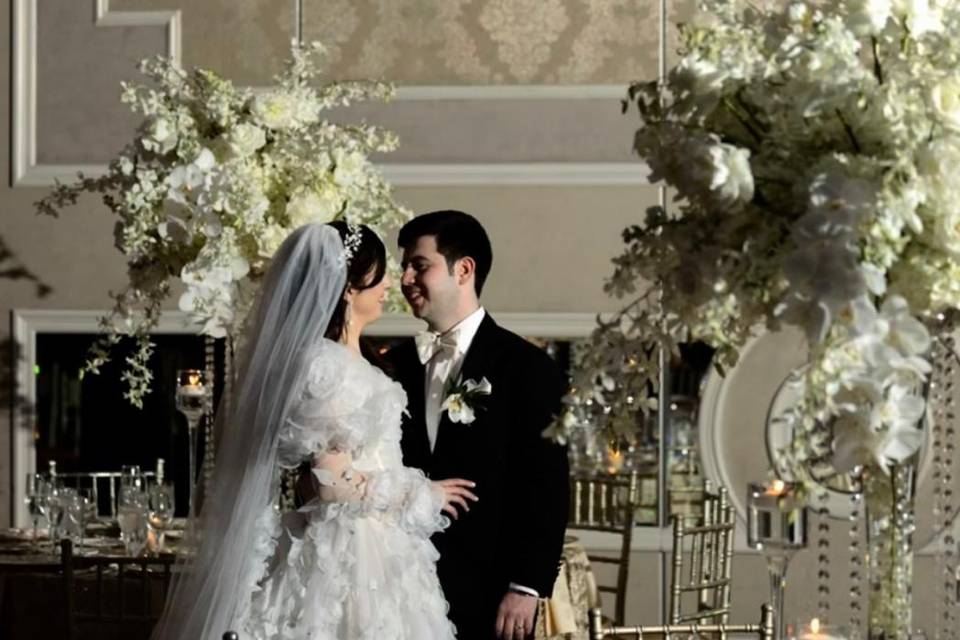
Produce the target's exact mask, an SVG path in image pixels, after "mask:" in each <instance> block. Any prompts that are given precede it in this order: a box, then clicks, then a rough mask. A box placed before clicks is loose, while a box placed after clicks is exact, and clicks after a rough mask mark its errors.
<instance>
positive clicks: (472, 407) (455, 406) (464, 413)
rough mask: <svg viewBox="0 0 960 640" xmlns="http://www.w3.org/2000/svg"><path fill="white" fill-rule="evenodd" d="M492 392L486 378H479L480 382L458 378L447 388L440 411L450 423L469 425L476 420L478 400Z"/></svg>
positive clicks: (491, 387)
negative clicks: (444, 412)
mask: <svg viewBox="0 0 960 640" xmlns="http://www.w3.org/2000/svg"><path fill="white" fill-rule="evenodd" d="M492 391H493V386H492V385H491V384H490V381H489V380H487V379H486V378H481V379H480V382H477V381H476V380H463V379H462V378H458V379H457V381H456V382H455V383H453V384H452V385H450V386H448V387H447V392H446V399H444V401H443V404H442V405H440V410H441V411H446V412H447V415H448V416H449V417H450V422H459V423H461V424H470V423H471V422H473V421H474V420H476V419H477V409H479V408H480V407H479V405H478V401H479V399H480V398H481V397H482V396H488V395H490V393H491V392H492Z"/></svg>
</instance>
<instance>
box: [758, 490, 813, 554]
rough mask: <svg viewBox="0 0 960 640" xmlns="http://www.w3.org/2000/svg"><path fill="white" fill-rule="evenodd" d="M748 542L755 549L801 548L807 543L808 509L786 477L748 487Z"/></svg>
mask: <svg viewBox="0 0 960 640" xmlns="http://www.w3.org/2000/svg"><path fill="white" fill-rule="evenodd" d="M747 544H748V545H750V546H751V547H753V548H754V549H765V548H777V549H799V548H801V547H803V546H804V545H805V544H806V509H804V505H803V503H802V502H801V501H800V500H799V499H798V498H797V495H796V492H795V491H794V487H793V485H791V484H788V483H786V482H784V481H783V480H780V479H777V480H774V481H773V482H772V483H771V484H770V485H769V486H766V485H758V484H750V485H748V487H747Z"/></svg>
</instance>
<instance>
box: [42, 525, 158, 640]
mask: <svg viewBox="0 0 960 640" xmlns="http://www.w3.org/2000/svg"><path fill="white" fill-rule="evenodd" d="M60 548H61V555H60V559H61V560H60V564H61V570H62V572H63V585H64V596H65V598H66V614H67V616H66V617H67V620H66V621H67V629H68V636H67V637H68V638H69V639H70V640H82V639H84V638H103V637H122V638H129V639H131V640H135V639H139V638H142V639H143V640H147V638H149V637H150V633H151V631H152V629H153V626H154V624H156V622H157V620H158V619H159V618H160V613H161V611H162V609H163V604H164V601H165V599H166V593H167V590H168V589H169V587H170V580H171V578H172V574H173V569H172V568H173V564H174V563H175V562H176V558H175V556H174V555H172V554H161V555H159V556H145V557H137V558H134V557H128V556H78V555H74V553H73V543H72V542H71V541H70V540H62V541H61V543H60ZM88 572H90V573H89V574H88ZM78 573H83V574H84V579H83V581H82V583H81V580H79V576H78Z"/></svg>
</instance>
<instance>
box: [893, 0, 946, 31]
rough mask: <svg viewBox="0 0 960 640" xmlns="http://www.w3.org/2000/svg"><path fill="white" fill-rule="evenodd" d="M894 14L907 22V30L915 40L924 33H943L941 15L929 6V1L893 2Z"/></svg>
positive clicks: (896, 0)
mask: <svg viewBox="0 0 960 640" xmlns="http://www.w3.org/2000/svg"><path fill="white" fill-rule="evenodd" d="M893 10H894V13H896V14H898V15H900V16H903V17H904V18H906V21H907V30H908V31H909V32H910V34H911V35H912V36H913V37H915V38H917V37H920V36H922V35H924V34H925V33H928V32H930V33H939V32H940V31H943V15H942V14H941V11H940V8H939V7H936V6H931V5H930V1H929V0H894V3H893Z"/></svg>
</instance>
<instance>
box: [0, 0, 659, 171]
mask: <svg viewBox="0 0 960 640" xmlns="http://www.w3.org/2000/svg"><path fill="white" fill-rule="evenodd" d="M37 2H38V0H13V25H12V26H13V82H12V91H13V137H12V144H13V153H12V156H13V158H12V160H13V162H12V166H11V174H12V175H11V178H12V180H11V181H12V184H13V186H14V187H48V186H53V185H54V184H55V183H56V181H58V180H59V181H61V182H72V181H73V180H74V179H75V178H76V176H77V173H78V172H79V173H83V174H84V175H85V176H87V177H98V176H101V175H103V174H104V173H105V172H106V170H107V166H106V164H84V165H80V164H38V163H37V113H36V106H37V47H38V42H37ZM297 6H299V3H298V4H297ZM93 9H94V23H95V25H96V26H98V27H105V28H108V27H164V28H165V29H166V40H167V43H166V48H167V51H166V54H167V55H169V56H172V57H173V58H174V59H175V60H177V62H180V60H181V53H182V51H181V47H182V45H181V39H182V38H181V34H182V24H181V20H182V17H181V12H180V11H179V10H174V11H111V10H110V0H93ZM297 20H298V21H299V16H297ZM625 92H626V87H625V86H619V85H556V86H554V85H483V86H467V85H464V86H410V87H400V88H399V89H398V91H397V99H398V100H414V101H416V100H615V99H619V98H622V97H623V96H624V94H625ZM381 166H382V169H383V171H384V174H385V175H386V177H387V179H388V180H389V181H390V182H391V183H393V184H395V185H399V186H456V185H557V186H564V185H571V186H576V185H630V184H644V183H646V182H647V181H646V178H645V175H646V171H645V167H644V165H643V164H642V163H639V162H636V163H633V162H623V163H578V162H570V163H564V162H561V163H535V162H530V163H526V162H524V163H500V164H484V163H450V164H414V163H410V164H406V163H402V164H395V163H385V164H383V165H381Z"/></svg>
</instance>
